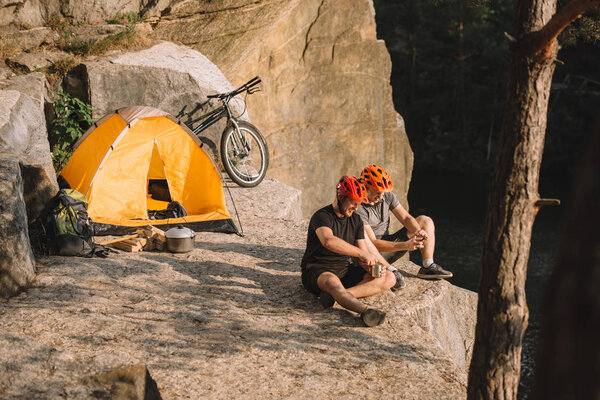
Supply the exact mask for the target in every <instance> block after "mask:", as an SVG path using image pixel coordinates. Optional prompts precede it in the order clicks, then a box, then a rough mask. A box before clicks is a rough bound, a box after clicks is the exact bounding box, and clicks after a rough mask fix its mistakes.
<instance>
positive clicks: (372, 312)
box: [360, 308, 385, 326]
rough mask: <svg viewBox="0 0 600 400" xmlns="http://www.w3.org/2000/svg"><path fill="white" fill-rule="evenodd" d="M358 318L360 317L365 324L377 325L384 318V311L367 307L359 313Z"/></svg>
mask: <svg viewBox="0 0 600 400" xmlns="http://www.w3.org/2000/svg"><path fill="white" fill-rule="evenodd" d="M360 319H362V321H363V322H364V323H365V325H366V326H377V325H381V324H382V323H383V321H384V320H385V313H384V312H383V311H379V310H376V309H374V308H367V309H366V310H365V311H363V312H361V313H360Z"/></svg>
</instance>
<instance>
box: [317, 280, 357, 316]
mask: <svg viewBox="0 0 600 400" xmlns="http://www.w3.org/2000/svg"><path fill="white" fill-rule="evenodd" d="M317 286H319V289H321V290H323V291H325V292H327V293H329V294H330V295H331V296H332V297H333V298H334V299H335V301H337V302H338V304H339V305H340V306H342V307H344V308H347V309H348V310H350V311H354V312H356V313H361V312H363V311H365V310H366V309H367V306H365V305H364V304H363V303H361V302H360V301H358V300H357V298H356V297H355V296H354V295H353V294H352V293H350V292H349V291H348V290H346V288H345V287H344V285H342V281H340V278H338V277H337V276H335V275H334V274H332V273H331V272H323V273H322V274H321V275H319V278H318V279H317Z"/></svg>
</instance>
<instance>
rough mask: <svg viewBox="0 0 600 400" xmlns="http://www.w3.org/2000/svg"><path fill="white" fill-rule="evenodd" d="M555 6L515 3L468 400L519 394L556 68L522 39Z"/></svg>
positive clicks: (549, 1)
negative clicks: (529, 49) (533, 238)
mask: <svg viewBox="0 0 600 400" xmlns="http://www.w3.org/2000/svg"><path fill="white" fill-rule="evenodd" d="M555 10H556V0H538V1H525V0H520V1H519V2H518V4H517V26H516V31H517V35H516V37H517V42H516V43H515V44H512V45H511V48H510V52H509V81H508V89H507V96H506V106H505V111H504V117H503V123H502V131H501V136H500V143H499V149H498V159H497V162H496V169H495V175H494V182H493V186H492V189H491V191H490V196H489V201H488V214H487V222H486V236H485V241H484V249H483V259H482V270H481V277H480V280H479V301H478V306H477V327H476V332H475V345H474V348H473V358H472V361H471V367H470V370H469V387H468V399H470V400H472V399H495V400H504V399H506V400H509V399H511V400H512V399H516V398H517V390H518V386H519V378H520V374H521V348H522V342H523V333H524V332H525V329H526V328H527V320H528V317H529V310H528V308H527V302H526V299H525V278H526V276H527V260H528V258H529V248H530V239H531V230H532V226H533V221H534V218H535V214H536V212H537V209H536V207H535V202H536V201H537V200H538V199H539V195H538V182H539V170H540V165H541V159H542V152H543V147H544V135H545V130H546V116H547V110H548V99H549V96H550V84H551V82H552V74H553V72H554V57H548V58H546V59H545V60H541V61H540V59H539V58H538V57H536V56H535V54H532V53H527V52H525V51H524V47H525V46H524V43H527V41H528V40H529V38H530V37H532V33H533V32H536V31H539V30H540V29H541V28H542V27H543V26H544V25H545V24H546V23H547V22H548V21H549V20H550V19H551V17H552V15H553V14H554V12H555ZM556 47H557V46H554V53H556Z"/></svg>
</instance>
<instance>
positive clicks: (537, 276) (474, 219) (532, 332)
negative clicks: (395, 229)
mask: <svg viewBox="0 0 600 400" xmlns="http://www.w3.org/2000/svg"><path fill="white" fill-rule="evenodd" d="M490 182H491V178H486V177H468V176H448V175H432V174H427V175H417V176H413V179H412V182H411V187H410V191H409V195H408V200H409V204H410V212H411V214H412V215H414V216H416V215H420V214H425V215H429V216H430V217H432V218H433V220H434V222H435V225H436V237H437V243H436V252H435V260H436V262H439V263H440V264H441V265H443V266H444V267H446V268H447V269H449V270H451V271H452V272H453V273H454V278H452V279H451V282H452V283H454V284H455V285H458V286H460V287H463V288H466V289H469V290H473V291H475V292H476V291H477V285H478V281H479V274H480V266H481V255H482V249H483V239H484V234H485V216H486V210H487V196H488V191H489V185H490ZM568 187H569V181H568V180H566V179H565V178H563V177H557V176H551V177H550V176H544V175H542V177H541V181H540V194H541V195H542V197H549V198H559V199H561V200H562V202H563V205H561V206H560V207H546V208H544V209H542V210H541V211H540V213H539V214H538V216H537V218H536V221H535V224H534V227H533V235H532V238H531V252H530V256H529V264H528V268H527V271H528V272H527V282H526V292H527V303H528V305H529V312H530V318H529V327H528V328H527V331H526V332H525V337H524V343H523V356H522V375H521V387H520V388H519V399H520V400H525V399H527V395H528V393H529V391H530V389H531V386H532V384H533V372H534V369H535V360H534V358H535V347H536V343H537V336H538V331H539V329H540V326H539V324H540V308H541V304H542V301H543V296H544V291H545V287H546V283H547V278H548V277H549V275H550V273H551V271H552V269H553V268H554V260H555V256H556V250H557V248H558V245H559V238H560V233H561V231H562V223H563V213H564V211H565V209H566V207H567V204H566V203H568V200H569V198H568V197H569V195H568V193H567V190H565V188H568ZM411 260H412V261H414V262H415V263H420V261H421V259H420V255H419V254H415V253H413V254H412V255H411Z"/></svg>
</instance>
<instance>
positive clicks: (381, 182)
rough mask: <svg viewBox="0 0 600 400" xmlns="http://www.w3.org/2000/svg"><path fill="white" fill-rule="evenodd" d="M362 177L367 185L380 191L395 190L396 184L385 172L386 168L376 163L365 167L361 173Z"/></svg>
mask: <svg viewBox="0 0 600 400" xmlns="http://www.w3.org/2000/svg"><path fill="white" fill-rule="evenodd" d="M360 179H361V180H362V181H363V183H364V184H365V186H368V187H370V188H371V189H375V190H378V191H380V192H390V191H392V190H394V184H393V183H392V179H391V178H390V176H389V175H388V173H387V172H385V169H383V168H381V167H380V166H379V165H376V164H371V165H369V166H367V167H365V169H363V170H362V172H361V173H360Z"/></svg>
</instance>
